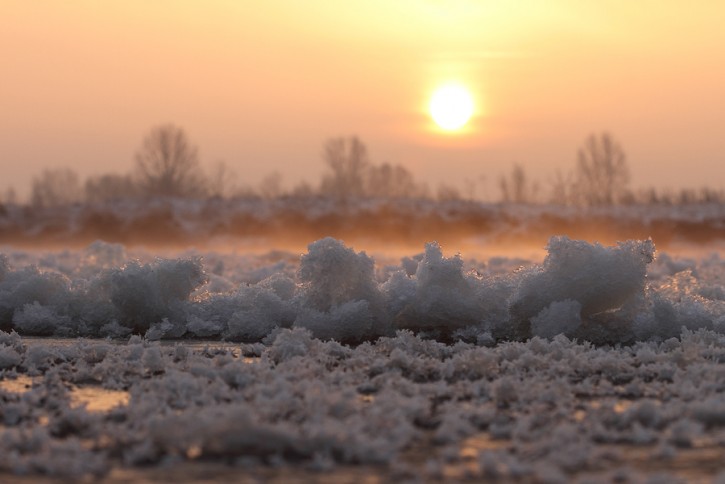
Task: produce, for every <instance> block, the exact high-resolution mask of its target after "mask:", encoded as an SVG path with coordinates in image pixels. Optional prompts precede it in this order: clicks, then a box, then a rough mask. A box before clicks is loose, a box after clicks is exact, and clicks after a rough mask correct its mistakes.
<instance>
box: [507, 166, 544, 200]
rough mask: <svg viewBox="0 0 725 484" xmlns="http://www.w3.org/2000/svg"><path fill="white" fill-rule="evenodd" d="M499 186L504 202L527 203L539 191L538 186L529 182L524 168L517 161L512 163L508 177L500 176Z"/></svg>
mask: <svg viewBox="0 0 725 484" xmlns="http://www.w3.org/2000/svg"><path fill="white" fill-rule="evenodd" d="M499 186H500V187H501V197H502V200H503V201H504V202H514V203H529V202H532V201H534V199H535V198H536V195H537V193H538V191H539V186H538V185H537V184H536V183H530V182H529V180H528V177H527V176H526V172H525V171H524V168H523V167H522V166H521V165H519V164H518V163H515V164H514V167H513V169H512V170H511V175H510V178H507V177H506V176H502V177H501V179H500V180H499Z"/></svg>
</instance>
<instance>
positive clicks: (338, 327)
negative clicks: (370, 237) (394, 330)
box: [295, 237, 390, 341]
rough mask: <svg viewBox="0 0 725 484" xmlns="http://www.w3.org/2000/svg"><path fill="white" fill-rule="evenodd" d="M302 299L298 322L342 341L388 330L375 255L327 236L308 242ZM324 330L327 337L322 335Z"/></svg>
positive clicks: (301, 273) (302, 264) (302, 271)
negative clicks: (377, 279) (371, 255)
mask: <svg viewBox="0 0 725 484" xmlns="http://www.w3.org/2000/svg"><path fill="white" fill-rule="evenodd" d="M298 277H299V279H300V281H302V283H303V286H302V291H301V294H300V304H301V306H302V307H303V308H305V309H304V310H303V311H302V312H301V316H298V319H297V321H296V322H295V325H297V326H301V327H306V328H309V329H311V330H312V331H313V333H314V334H315V335H318V336H320V337H324V338H331V339H336V340H338V341H350V339H353V340H356V341H359V340H362V339H369V338H373V337H375V336H378V335H381V334H385V333H388V332H389V331H390V327H389V323H388V318H387V315H386V313H385V311H384V307H383V298H382V295H381V293H380V290H379V289H378V284H377V282H376V280H375V267H374V262H373V260H372V259H371V258H370V257H368V256H367V254H365V253H364V252H360V253H357V254H356V253H355V251H354V250H352V249H350V248H348V247H345V245H344V244H343V243H342V242H341V241H339V240H335V239H333V238H330V237H327V238H325V239H322V240H318V241H317V242H313V243H312V244H310V245H309V252H308V253H307V254H305V255H303V256H302V258H301V261H300V270H299V273H298ZM323 335H324V336H323Z"/></svg>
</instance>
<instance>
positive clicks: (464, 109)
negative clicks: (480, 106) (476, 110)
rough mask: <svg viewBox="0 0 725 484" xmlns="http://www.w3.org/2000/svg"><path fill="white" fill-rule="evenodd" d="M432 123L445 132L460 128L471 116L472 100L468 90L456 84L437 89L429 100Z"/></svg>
mask: <svg viewBox="0 0 725 484" xmlns="http://www.w3.org/2000/svg"><path fill="white" fill-rule="evenodd" d="M429 109H430V115H431V117H432V118H433V121H435V123H436V124H437V125H438V126H440V127H441V128H442V129H444V130H446V131H455V130H458V129H460V128H462V127H463V126H464V125H465V124H466V123H467V122H468V120H469V119H471V116H472V115H473V98H472V97H471V94H470V93H469V92H468V90H467V89H466V88H465V87H463V86H461V85H458V84H448V85H445V86H442V87H439V88H438V89H436V90H435V92H434V93H433V96H432V97H431V100H430V105H429Z"/></svg>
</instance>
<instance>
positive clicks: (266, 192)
mask: <svg viewBox="0 0 725 484" xmlns="http://www.w3.org/2000/svg"><path fill="white" fill-rule="evenodd" d="M259 194H260V195H261V196H262V198H266V199H267V200H272V199H274V198H279V197H281V196H282V174H281V173H280V172H278V171H273V172H272V173H270V174H269V175H267V176H265V177H264V178H262V181H261V182H260V183H259Z"/></svg>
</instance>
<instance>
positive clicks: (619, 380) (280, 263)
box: [0, 237, 725, 482]
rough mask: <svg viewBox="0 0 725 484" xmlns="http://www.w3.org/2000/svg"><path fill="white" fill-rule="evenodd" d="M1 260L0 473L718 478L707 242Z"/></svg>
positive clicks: (723, 330)
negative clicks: (541, 250) (673, 251)
mask: <svg viewBox="0 0 725 484" xmlns="http://www.w3.org/2000/svg"><path fill="white" fill-rule="evenodd" d="M4 252H5V256H3V257H2V259H1V260H0V325H2V329H3V330H4V332H0V380H2V382H0V425H1V426H0V480H2V481H3V482H9V481H10V477H9V476H11V475H12V476H15V477H13V479H20V478H21V477H18V476H23V475H30V476H34V477H33V478H37V477H38V475H40V474H46V475H49V476H60V477H63V476H68V477H72V478H77V477H79V476H106V477H107V478H109V479H111V480H112V481H113V480H114V479H116V481H118V482H122V481H123V476H124V474H123V472H139V473H140V474H131V475H132V476H135V478H139V477H143V476H146V477H148V475H149V474H148V472H150V471H148V470H147V471H138V470H137V469H140V468H142V469H153V470H156V471H157V470H161V471H162V472H164V474H162V476H163V477H161V480H164V479H169V478H172V477H173V478H174V479H175V480H183V479H188V478H189V476H190V475H191V474H189V473H188V472H187V471H188V469H189V467H188V466H192V467H191V468H193V469H202V470H203V471H202V472H208V473H210V475H211V477H212V478H214V476H215V475H216V476H217V480H219V482H222V481H226V480H229V479H231V478H232V476H233V477H234V478H241V477H244V476H246V477H247V478H250V479H251V478H255V477H258V478H261V479H273V480H274V479H278V480H279V479H281V480H285V481H286V480H290V479H300V480H303V481H306V480H315V479H320V478H321V476H327V475H332V476H338V478H339V479H337V480H338V481H343V480H346V479H347V480H348V481H354V480H358V479H357V478H358V477H362V476H367V477H370V478H372V479H378V480H391V479H395V480H401V479H402V480H405V479H424V480H436V479H448V480H450V479H463V478H467V477H470V478H483V479H493V478H499V479H501V480H504V481H511V480H513V481H521V482H567V481H570V480H580V481H587V482H589V481H592V480H593V481H595V482H597V481H603V482H608V481H611V480H613V479H618V480H620V481H623V482H626V481H640V480H644V479H650V478H651V479H654V480H656V482H662V481H663V480H676V479H684V480H688V481H692V480H697V479H703V480H705V481H706V482H709V481H710V480H711V479H713V478H716V477H720V478H721V479H724V480H725V475H719V473H720V472H721V468H722V464H721V463H722V462H723V461H724V460H723V459H724V458H725V365H724V363H725V282H724V280H723V278H725V261H723V260H722V259H721V258H720V256H718V255H717V254H713V255H712V256H707V257H704V258H702V259H699V260H694V259H693V260H690V259H683V258H677V257H672V256H668V255H667V254H655V249H654V244H653V243H652V242H651V241H627V242H624V243H621V244H619V245H617V246H613V247H602V246H600V245H597V244H589V243H586V242H582V241H574V240H569V239H568V238H566V237H554V238H552V239H551V240H550V242H549V246H548V256H547V257H546V259H545V260H544V261H543V262H542V263H541V264H536V263H534V262H532V261H522V260H515V259H502V258H496V259H490V260H487V261H475V260H464V259H463V258H462V257H459V256H453V257H445V256H444V255H443V253H442V251H441V249H440V247H438V246H437V245H436V244H429V245H427V246H426V247H425V251H424V252H422V253H421V254H418V255H413V256H411V257H406V258H403V259H402V260H400V261H385V262H381V263H378V264H376V263H375V261H373V259H372V258H371V257H369V256H368V255H366V254H364V253H360V252H355V251H354V250H353V249H351V248H349V247H346V246H345V245H344V244H343V243H342V242H340V241H337V240H334V239H322V240H319V241H317V242H314V243H313V244H311V245H310V247H309V250H308V252H307V253H305V254H304V255H302V256H301V257H295V256H293V255H291V254H287V253H270V254H266V255H264V256H239V255H234V254H214V253H208V254H203V257H201V256H202V254H185V255H183V256H182V257H179V258H175V259H158V260H157V259H153V257H150V256H148V255H145V254H140V253H139V254H129V253H127V252H126V250H125V249H124V248H123V247H122V246H119V245H113V244H105V243H101V242H97V243H94V244H92V245H91V246H89V247H88V248H87V249H85V250H82V251H66V252H59V253H37V252H28V251H21V250H12V249H7V250H5V251H4ZM137 259H138V260H137ZM37 336H43V337H44V338H38V337H37ZM48 336H53V337H54V339H48V338H45V337H48ZM99 337H109V338H111V339H108V340H99V339H83V338H99ZM59 338H60V339H59ZM200 339H204V340H207V342H206V343H198V342H195V341H198V340H200ZM210 339H215V340H217V341H214V342H209V341H208V340H210ZM159 340H161V341H159ZM164 340H170V341H164ZM104 402H105V403H104ZM148 466H151V467H148ZM214 466H222V470H220V468H218V467H214ZM129 469H131V470H134V469H136V470H135V471H129ZM175 469H176V472H177V474H174V472H175V471H174V470H175ZM179 469H186V470H187V471H184V472H185V473H184V474H181V475H180V474H178V472H179V471H178V470H179ZM143 472H147V474H143ZM229 472H231V473H232V474H229ZM358 472H362V474H356V473H358ZM3 473H4V474H3ZM192 474H193V473H192ZM127 475H128V474H126V476H127ZM174 476H175V477H174ZM351 476H352V477H351Z"/></svg>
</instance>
